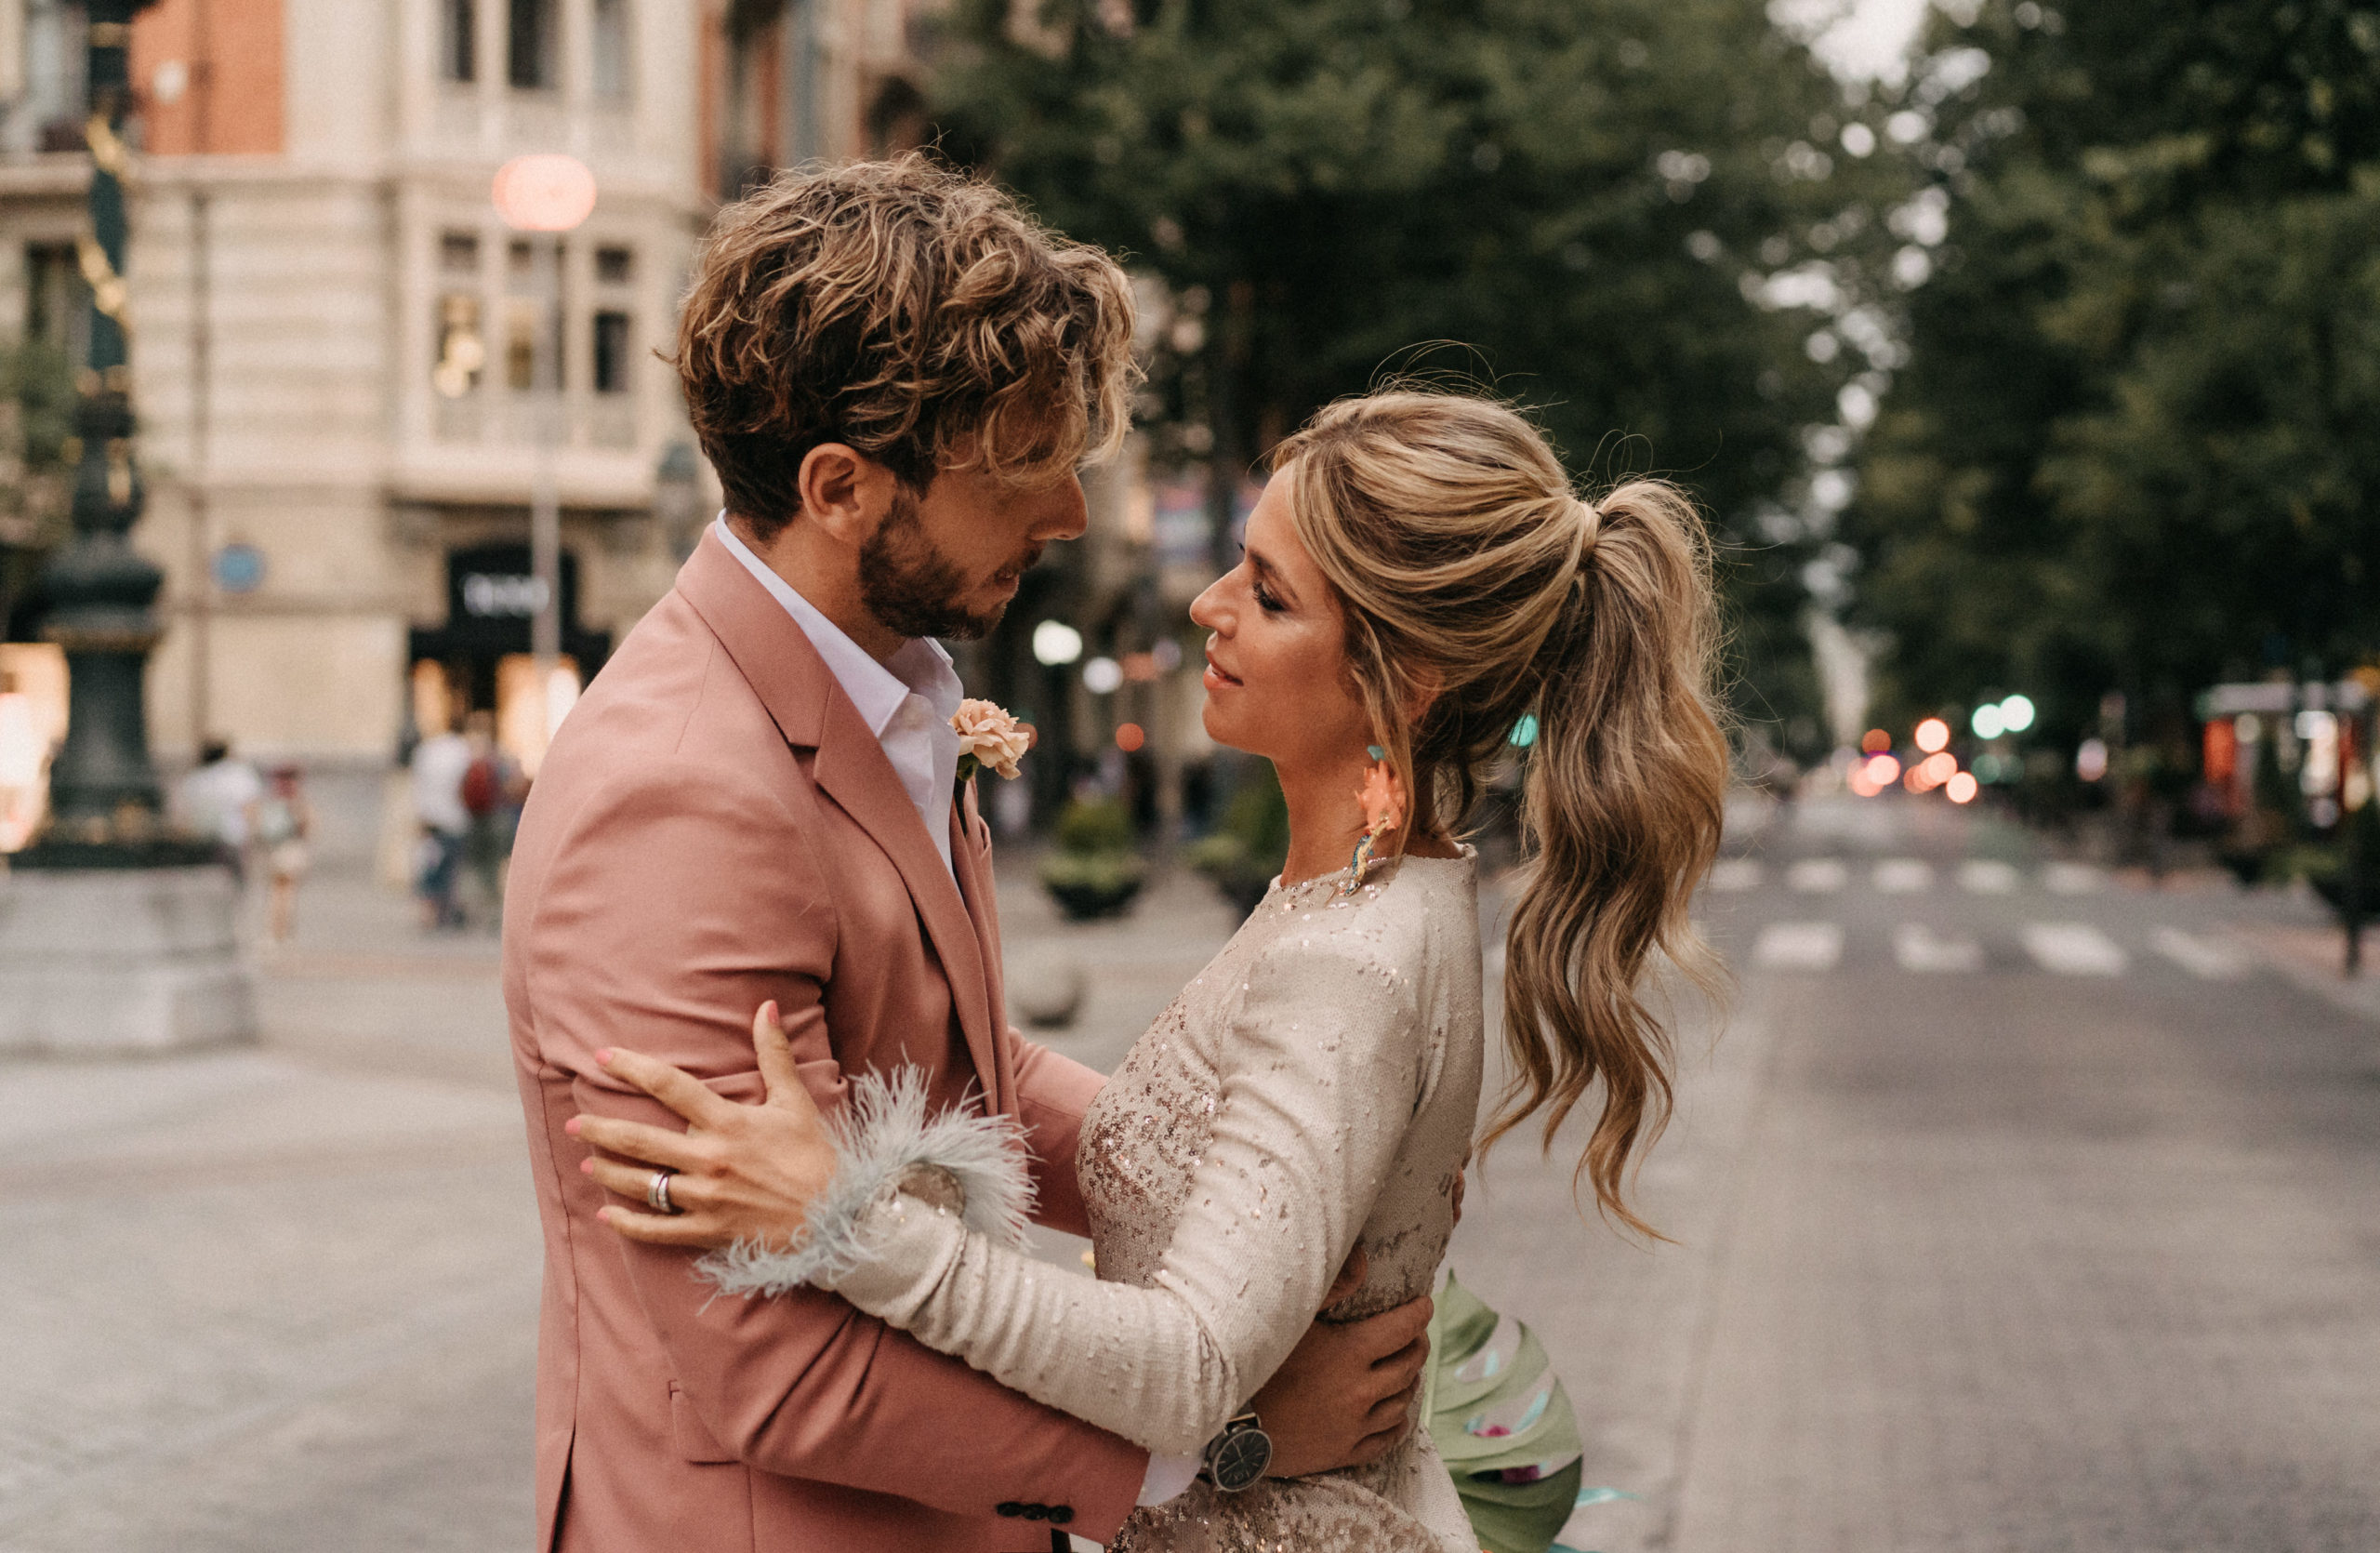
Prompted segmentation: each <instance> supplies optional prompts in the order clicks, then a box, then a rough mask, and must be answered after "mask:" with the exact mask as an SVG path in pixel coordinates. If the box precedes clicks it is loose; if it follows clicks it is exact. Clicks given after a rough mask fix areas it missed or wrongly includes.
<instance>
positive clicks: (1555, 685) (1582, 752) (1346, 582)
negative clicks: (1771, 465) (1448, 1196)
mask: <svg viewBox="0 0 2380 1553" xmlns="http://www.w3.org/2000/svg"><path fill="white" fill-rule="evenodd" d="M1273 464H1274V469H1275V470H1276V472H1277V473H1279V474H1280V475H1281V476H1283V477H1285V478H1287V479H1288V480H1289V483H1290V485H1289V498H1290V499H1289V512H1290V520H1291V522H1292V524H1294V525H1295V527H1296V529H1297V532H1298V537H1299V539H1300V541H1301V542H1302V544H1303V545H1304V547H1305V549H1306V552H1307V553H1308V554H1309V555H1311V556H1312V557H1313V558H1314V559H1315V561H1316V564H1318V565H1320V566H1321V568H1322V570H1323V572H1324V574H1325V575H1326V576H1327V577H1329V579H1330V582H1331V584H1332V586H1333V588H1334V589H1336V590H1337V591H1338V593H1339V596H1340V601H1341V604H1342V607H1343V612H1344V617H1345V623H1346V657H1347V664H1348V671H1349V673H1350V675H1351V676H1352V677H1353V679H1354V681H1355V689H1356V690H1357V692H1358V693H1359V694H1360V695H1361V696H1362V697H1363V698H1364V700H1365V702H1366V705H1367V707H1368V708H1369V710H1370V712H1371V717H1372V722H1373V724H1374V726H1375V728H1376V729H1377V730H1378V732H1379V735H1380V737H1379V743H1380V744H1381V745H1382V748H1383V749H1384V750H1386V751H1387V752H1388V757H1389V761H1390V763H1391V764H1392V765H1393V766H1394V767H1395V769H1396V771H1397V774H1398V775H1399V776H1401V777H1402V778H1403V779H1404V781H1405V782H1406V786H1407V790H1408V791H1409V792H1412V793H1413V794H1415V795H1416V811H1417V814H1418V815H1419V816H1421V818H1422V819H1423V820H1424V821H1425V822H1427V823H1425V825H1424V827H1422V828H1423V829H1428V828H1431V827H1432V826H1433V825H1434V826H1435V829H1439V830H1447V829H1451V828H1452V827H1454V826H1456V825H1459V824H1460V823H1461V820H1462V818H1463V816H1464V815H1465V814H1466V813H1467V812H1468V811H1469V810H1470V809H1471V807H1472V804H1473V802H1474V799H1475V798H1476V796H1477V794H1478V792H1479V790H1480V787H1481V785H1482V783H1483V782H1484V781H1485V779H1486V778H1487V777H1488V776H1489V775H1490V774H1491V773H1492V772H1493V770H1494V768H1495V766H1496V763H1498V762H1499V761H1500V760H1502V759H1504V758H1506V757H1507V756H1508V754H1509V752H1510V751H1509V748H1508V743H1507V741H1508V738H1509V736H1510V735H1511V733H1512V732H1513V730H1514V727H1515V725H1516V724H1518V723H1519V722H1520V720H1521V719H1522V718H1523V717H1524V716H1528V717H1534V718H1535V720H1536V726H1537V734H1536V737H1535V740H1534V742H1533V744H1532V745H1531V747H1530V749H1529V750H1528V751H1527V755H1526V757H1525V758H1526V760H1527V772H1526V776H1525V779H1524V788H1523V793H1524V799H1523V831H1524V839H1525V842H1526V843H1527V851H1528V854H1529V862H1528V865H1527V867H1528V878H1527V883H1526V884H1525V885H1524V887H1523V889H1522V891H1521V894H1520V896H1519V898H1518V900H1517V902H1516V903H1515V905H1514V909H1513V915H1512V923H1511V928H1510V932H1509V936H1508V939H1507V945H1506V952H1505V964H1504V1021H1503V1023H1504V1036H1505V1042H1506V1045H1507V1047H1508V1048H1509V1050H1510V1053H1511V1055H1512V1058H1513V1079H1512V1082H1511V1084H1510V1085H1509V1086H1508V1088H1507V1089H1506V1091H1505V1093H1504V1095H1502V1096H1501V1099H1500V1101H1499V1104H1498V1107H1497V1110H1496V1113H1495V1115H1494V1116H1493V1118H1492V1119H1491V1120H1490V1122H1489V1123H1488V1129H1487V1132H1486V1134H1485V1135H1484V1137H1483V1139H1482V1147H1483V1148H1484V1147H1486V1146H1487V1145H1489V1144H1492V1143H1494V1142H1495V1141H1496V1139H1498V1138H1499V1137H1501V1136H1502V1135H1504V1134H1506V1133H1508V1132H1510V1131H1512V1130H1513V1129H1514V1127H1516V1126H1518V1125H1519V1124H1520V1123H1521V1122H1524V1121H1527V1119H1528V1118H1529V1117H1530V1116H1532V1115H1534V1114H1536V1113H1538V1112H1539V1111H1540V1110H1541V1111H1543V1112H1544V1113H1545V1127H1544V1137H1545V1146H1546V1147H1547V1148H1552V1146H1553V1140H1554V1135H1555V1133H1556V1132H1557V1131H1558V1130H1559V1129H1560V1127H1561V1125H1562V1122H1563V1121H1564V1120H1565V1119H1566V1118H1567V1116H1568V1115H1569V1114H1570V1112H1571V1111H1572V1110H1573V1109H1574V1108H1576V1107H1577V1106H1578V1105H1579V1103H1580V1100H1581V1099H1583V1098H1584V1097H1585V1096H1586V1095H1587V1093H1588V1092H1589V1091H1590V1090H1591V1089H1592V1088H1593V1087H1594V1085H1595V1084H1596V1083H1597V1082H1600V1083H1601V1084H1602V1086H1603V1092H1604V1104H1603V1112H1602V1115H1601V1116H1600V1117H1599V1118H1598V1120H1597V1122H1596V1123H1595V1128H1594V1131H1593V1134H1592V1135H1591V1136H1590V1137H1589V1139H1588V1142H1587V1147H1586V1150H1585V1152H1584V1154H1583V1156H1582V1157H1581V1159H1580V1163H1579V1175H1580V1177H1581V1178H1582V1179H1583V1180H1584V1181H1585V1182H1586V1183H1587V1184H1589V1185H1591V1186H1592V1187H1593V1191H1594V1195H1595V1201H1596V1202H1597V1204H1598V1205H1599V1206H1600V1207H1601V1208H1602V1209H1603V1211H1604V1212H1605V1213H1607V1214H1608V1215H1611V1216H1612V1217H1614V1218H1616V1219H1618V1220H1620V1222H1621V1223H1622V1224H1624V1225H1626V1226H1627V1227H1629V1228H1632V1229H1635V1230H1639V1231H1643V1232H1646V1233H1651V1232H1652V1231H1651V1228H1650V1226H1648V1225H1646V1223H1645V1221H1644V1220H1642V1219H1641V1218H1639V1217H1637V1215H1635V1214H1634V1213H1633V1211H1632V1210H1631V1209H1630V1208H1629V1207H1628V1205H1627V1201H1626V1197H1625V1191H1624V1188H1625V1183H1626V1179H1627V1176H1628V1173H1629V1168H1630V1164H1631V1161H1632V1160H1633V1159H1634V1158H1635V1157H1636V1156H1637V1155H1638V1154H1639V1152H1640V1151H1641V1150H1642V1149H1643V1148H1645V1147H1646V1146H1647V1145H1649V1144H1650V1143H1651V1141H1652V1140H1653V1138H1654V1137H1656V1136H1658V1135H1659V1132H1660V1130H1661V1127H1662V1125H1663V1124H1664V1122H1666V1121H1667V1118H1668V1115H1669V1108H1670V1096H1671V1080H1670V1065H1671V1060H1672V1042H1671V1038H1670V1034H1669V1032H1668V1030H1667V1029H1665V1028H1664V1027H1663V1025H1662V1024H1661V1022H1660V1020H1659V1018H1658V1017H1656V1015H1654V1013H1653V1011H1652V1010H1651V1009H1650V1008H1649V1007H1648V1006H1647V1005H1646V1002H1645V1001H1644V997H1643V989H1642V987H1641V983H1642V982H1643V980H1644V977H1645V976H1646V973H1647V971H1648V970H1650V969H1651V968H1652V967H1653V965H1654V964H1655V962H1656V961H1657V959H1659V958H1667V959H1669V960H1671V961H1673V962H1676V963H1678V964H1679V965H1681V966H1682V967H1683V968H1684V969H1686V971H1687V972H1688V973H1689V974H1692V975H1695V976H1698V978H1699V979H1703V980H1705V981H1706V982H1709V981H1712V980H1713V979H1714V978H1713V977H1712V974H1711V971H1710V964H1711V962H1710V956H1709V952H1708V950H1707V949H1704V948H1703V947H1702V945H1701V944H1700V943H1699V940H1698V939H1697V938H1696V937H1695V936H1694V933H1693V930H1692V928H1691V925H1690V924H1689V923H1688V921H1687V917H1686V903H1687V900H1688V898H1689V896H1691V894H1692V892H1693V889H1694V886H1695V884H1696V883H1697V882H1698V881H1699V879H1700V878H1701V876H1702V874H1703V872H1704V871H1705V870H1706V869H1708V868H1709V867H1710V864H1711V860H1712V856H1714V855H1715V854H1716V852H1717V850H1718V843H1719V823H1720V811H1721V804H1722V801H1723V799H1724V797H1725V793H1726V779H1727V745H1726V737H1725V736H1724V735H1723V734H1722V732H1721V731H1720V727H1719V723H1718V718H1717V715H1716V712H1715V710H1714V701H1713V697H1712V659H1713V655H1714V651H1715V644H1716V630H1715V625H1714V619H1715V613H1716V612H1715V609H1714V607H1713V604H1712V592H1711V577H1710V553H1709V543H1708V540H1707V538H1706V537H1705V533H1704V530H1703V526H1702V523H1701V519H1700V517H1699V514H1698V513H1697V512H1696V511H1695V508H1694V505H1693V503H1692V502H1691V501H1689V500H1688V499H1687V498H1686V497H1685V496H1684V495H1683V494H1682V493H1681V492H1679V491H1677V490H1676V489H1675V488H1673V487H1672V486H1670V485H1666V484H1660V483H1659V482H1655V481H1637V482H1634V483H1633V484H1627V485H1623V486H1621V487H1620V488H1619V489H1618V490H1615V491H1613V492H1612V493H1611V494H1610V495H1609V496H1607V497H1606V498H1604V499H1603V500H1602V501H1600V502H1596V503H1592V504H1589V503H1585V502H1582V501H1581V500H1580V498H1579V497H1578V496H1577V494H1576V493H1575V492H1574V491H1573V489H1572V487H1571V484H1570V479H1569V475H1568V473H1567V471H1565V470H1564V469H1563V468H1562V464H1561V461H1560V460H1559V459H1558V458H1555V457H1554V452H1553V449H1552V448H1551V447H1549V446H1548V445H1546V443H1545V440H1544V438H1543V437H1542V436H1540V434H1539V432H1538V431H1537V430H1536V428H1534V427H1533V426H1531V425H1530V424H1529V423H1528V422H1527V420H1525V419H1524V418H1521V417H1520V416H1519V415H1518V414H1516V413H1514V411H1513V410H1512V409H1510V408H1509V407H1507V406H1505V405H1500V404H1497V403H1495V402H1494V401H1492V400H1488V399H1484V398H1475V397H1471V396H1466V395H1461V394H1450V393H1441V392H1406V391H1398V392H1386V393H1376V394H1371V395H1368V396H1366V397H1364V398H1360V399H1351V400H1344V401H1342V402H1341V403H1339V404H1336V405H1330V406H1329V407H1328V408H1326V409H1324V410H1323V411H1321V412H1320V413H1319V414H1317V415H1316V417H1315V418H1314V419H1313V421H1311V422H1310V423H1309V424H1308V425H1307V426H1306V427H1305V428H1304V429H1303V430H1302V431H1299V432H1298V434H1297V435H1295V436H1293V437H1291V438H1289V440H1288V441H1287V442H1285V443H1283V444H1282V445H1281V446H1280V447H1279V448H1278V449H1277V450H1276V453H1275V455H1274V460H1273ZM1414 708H1423V709H1425V710H1422V711H1421V714H1420V715H1419V717H1418V718H1416V717H1415V716H1414V715H1412V712H1411V710H1410V709H1414ZM1411 829H1414V828H1409V827H1408V831H1409V830H1411ZM1400 839H1401V838H1400Z"/></svg>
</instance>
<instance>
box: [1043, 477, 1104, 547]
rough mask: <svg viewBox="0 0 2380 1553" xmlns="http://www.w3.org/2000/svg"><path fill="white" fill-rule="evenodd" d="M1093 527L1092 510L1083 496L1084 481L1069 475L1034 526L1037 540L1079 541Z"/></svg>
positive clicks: (1054, 493) (1053, 494) (1052, 496)
mask: <svg viewBox="0 0 2380 1553" xmlns="http://www.w3.org/2000/svg"><path fill="white" fill-rule="evenodd" d="M1090 526H1091V510H1090V507H1089V506H1088V505H1087V504H1086V503H1085V501H1084V499H1083V494H1082V481H1081V480H1080V479H1079V478H1078V477H1077V476H1075V475H1071V474H1070V475H1068V476H1066V478H1065V479H1064V481H1063V482H1061V483H1060V484H1059V486H1058V488H1057V489H1056V490H1055V491H1054V492H1052V493H1051V499H1050V502H1049V505H1048V507H1047V508H1046V509H1045V510H1044V511H1042V512H1041V514H1040V521H1039V522H1038V523H1036V524H1034V525H1033V537H1034V538H1036V539H1039V540H1042V541H1045V542H1046V541H1048V540H1051V539H1079V538H1082V535H1083V530H1084V529H1086V528H1088V527H1090Z"/></svg>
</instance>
